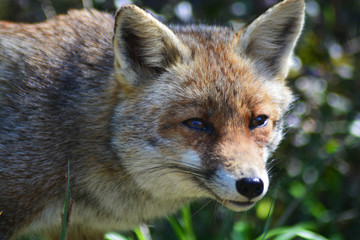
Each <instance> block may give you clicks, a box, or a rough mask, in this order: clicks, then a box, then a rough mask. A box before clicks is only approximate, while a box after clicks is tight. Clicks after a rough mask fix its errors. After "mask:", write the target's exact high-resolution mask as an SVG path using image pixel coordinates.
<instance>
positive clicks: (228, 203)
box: [221, 200, 255, 212]
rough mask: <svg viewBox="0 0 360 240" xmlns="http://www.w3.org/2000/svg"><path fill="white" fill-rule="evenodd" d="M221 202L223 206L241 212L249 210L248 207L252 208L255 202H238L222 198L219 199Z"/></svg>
mask: <svg viewBox="0 0 360 240" xmlns="http://www.w3.org/2000/svg"><path fill="white" fill-rule="evenodd" d="M221 204H222V205H224V206H225V207H227V208H229V209H231V210H233V211H236V212H241V211H246V210H249V209H250V208H252V207H253V206H254V204H255V202H250V201H248V202H240V201H239V202H238V201H234V200H223V201H221Z"/></svg>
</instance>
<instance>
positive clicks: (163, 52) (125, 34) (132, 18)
mask: <svg viewBox="0 0 360 240" xmlns="http://www.w3.org/2000/svg"><path fill="white" fill-rule="evenodd" d="M114 53H115V68H116V71H117V72H118V73H119V72H120V73H122V74H121V75H122V76H126V79H122V80H123V81H126V82H127V83H128V84H130V85H131V86H136V85H139V84H140V85H142V84H146V80H148V79H152V78H154V77H156V76H157V75H159V74H161V73H162V72H163V71H164V70H165V69H166V68H167V67H169V66H171V65H172V64H175V63H177V62H179V61H182V60H183V58H184V56H185V55H187V53H188V49H187V47H185V46H184V45H183V44H182V42H181V41H180V40H179V39H178V38H177V36H176V35H175V34H174V33H173V32H172V31H171V30H170V29H169V28H168V27H167V26H165V25H164V24H162V23H161V22H160V21H158V20H157V19H156V18H154V17H153V16H152V15H151V14H149V13H148V12H146V11H144V10H142V9H140V8H138V7H137V6H135V5H124V6H122V7H121V8H120V9H119V10H118V12H117V14H116V17H115V33H114ZM120 78H123V77H120Z"/></svg>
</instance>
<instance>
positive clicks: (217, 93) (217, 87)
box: [167, 54, 292, 123]
mask: <svg viewBox="0 0 360 240" xmlns="http://www.w3.org/2000/svg"><path fill="white" fill-rule="evenodd" d="M223 57H224V60H225V62H224V61H223V62H217V61H216V60H215V59H211V58H210V57H208V56H206V57H204V56H198V57H196V56H195V57H194V59H193V62H192V63H190V64H189V65H188V66H186V67H184V66H182V67H180V68H179V70H178V71H179V73H178V74H177V77H176V78H171V79H170V82H172V84H171V85H173V87H172V88H170V89H171V90H172V92H171V93H170V94H168V96H167V98H168V99H169V100H170V102H173V103H174V104H173V105H175V106H176V108H177V109H178V105H179V102H181V106H184V107H185V108H186V109H194V113H193V114H200V116H194V117H203V116H205V117H215V118H219V119H227V120H231V119H233V120H234V121H236V122H239V123H240V122H241V121H242V120H246V119H249V118H250V117H251V116H253V115H259V114H265V115H271V116H272V117H274V120H275V119H277V118H278V117H280V115H282V113H283V112H285V111H286V109H287V108H288V106H289V104H290V102H291V99H292V95H291V91H290V90H289V89H288V88H287V86H286V85H285V84H284V83H282V82H277V81H268V80H266V79H265V78H264V77H262V76H259V75H257V74H256V73H255V72H254V71H253V69H252V68H251V65H249V64H247V63H246V60H245V59H241V58H239V57H235V56H232V55H231V54H224V56H223ZM225 58H228V59H225ZM181 106H180V107H181ZM196 112H197V113H196Z"/></svg>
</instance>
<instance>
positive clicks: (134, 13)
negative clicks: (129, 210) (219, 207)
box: [112, 0, 304, 211]
mask: <svg viewBox="0 0 360 240" xmlns="http://www.w3.org/2000/svg"><path fill="white" fill-rule="evenodd" d="M303 22H304V2H303V0H285V1H283V2H281V3H279V4H277V5H275V6H274V7H272V8H271V9H269V10H268V11H267V12H266V13H264V14H263V15H261V16H260V17H258V18H257V19H256V20H254V21H253V22H252V23H250V24H249V25H247V26H245V27H244V28H242V29H241V30H240V31H239V32H237V33H235V32H233V31H232V30H231V29H230V28H226V27H209V26H203V25H190V26H170V27H167V26H165V25H164V24H162V23H161V22H159V21H158V20H157V19H155V18H154V17H153V16H152V15H151V14H149V13H147V12H146V11H144V10H142V9H140V8H138V7H136V6H133V5H125V6H123V7H122V8H121V9H120V10H119V11H118V13H117V15H116V24H115V34H114V40H113V43H114V53H115V61H114V62H115V76H116V78H117V80H118V82H119V83H120V86H121V92H120V93H119V104H118V106H117V108H116V109H115V114H114V118H113V123H112V127H113V130H114V133H115V134H114V136H113V138H112V144H113V146H114V147H115V149H116V151H117V155H118V156H119V159H121V164H122V165H123V166H124V168H125V169H126V171H127V172H128V173H129V175H130V176H131V177H132V178H133V179H134V181H135V182H136V184H137V186H138V188H139V189H141V191H143V192H147V193H148V194H150V195H151V196H152V197H153V198H155V199H156V198H158V199H168V200H169V201H173V200H176V199H182V200H186V199H188V200H191V199H196V198H202V197H209V198H212V199H215V200H217V201H218V202H220V203H221V204H223V205H224V206H226V207H228V208H229V209H232V210H234V211H243V210H247V209H249V208H250V207H252V206H253V205H254V204H255V203H256V202H257V201H258V200H260V199H261V198H262V197H263V196H264V195H265V194H266V192H267V190H268V187H269V177H268V173H267V167H266V166H267V160H268V158H269V156H270V155H271V153H272V152H273V151H274V150H275V149H276V147H277V145H278V144H279V142H280V141H281V139H282V136H283V133H282V127H283V121H284V115H285V114H286V112H287V110H288V108H289V106H290V104H291V102H292V99H293V96H292V92H291V90H290V89H289V88H288V87H287V86H286V82H285V78H286V76H287V73H288V71H289V62H290V59H291V56H292V53H293V50H294V46H295V44H296V42H297V39H298V37H299V34H300V32H301V29H302V26H303Z"/></svg>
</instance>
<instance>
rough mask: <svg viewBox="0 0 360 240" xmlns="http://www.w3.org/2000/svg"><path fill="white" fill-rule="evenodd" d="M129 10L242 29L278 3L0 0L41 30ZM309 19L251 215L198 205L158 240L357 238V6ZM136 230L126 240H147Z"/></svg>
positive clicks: (10, 15) (162, 226)
mask: <svg viewBox="0 0 360 240" xmlns="http://www.w3.org/2000/svg"><path fill="white" fill-rule="evenodd" d="M129 2H132V3H135V4H137V5H139V6H141V7H143V8H146V9H148V10H150V11H153V12H156V13H157V14H159V15H160V17H161V18H163V19H164V20H167V21H169V22H184V23H186V22H198V21H205V22H207V23H209V24H222V23H224V24H228V23H229V22H230V21H232V22H236V23H238V24H239V23H240V24H242V23H246V22H248V21H249V19H253V18H254V17H255V16H256V15H259V14H260V13H261V12H263V11H264V10H266V9H267V8H268V7H270V6H271V5H273V4H274V3H275V2H276V1H275V0H254V1H251V0H239V1H235V0H223V1H219V0H189V1H178V0H165V1H160V0H134V1H129V0H83V1H80V0H0V19H3V20H4V19H5V20H11V21H21V22H36V21H42V20H45V19H46V18H50V17H53V16H54V15H55V14H60V13H64V12H66V11H67V10H68V9H70V8H82V7H83V6H84V5H85V6H88V7H95V8H97V9H100V10H105V11H108V12H111V13H114V12H115V11H116V8H117V7H118V6H120V5H121V4H123V3H129ZM306 13H307V14H306V15H307V19H306V26H305V30H304V33H303V35H302V37H301V39H300V41H299V44H298V47H297V51H296V56H295V57H294V64H293V70H292V71H291V73H290V76H289V84H290V85H291V86H292V88H293V89H294V91H295V92H296V93H297V96H298V101H297V102H296V104H295V105H294V107H293V110H292V112H291V113H290V114H289V116H288V125H289V127H288V129H287V136H286V140H284V141H283V143H282V144H281V147H280V149H279V150H278V151H277V153H276V155H275V156H273V158H274V159H276V160H275V161H272V163H271V166H270V169H271V175H272V185H271V189H270V192H269V194H268V196H267V197H266V198H265V199H264V200H263V201H261V202H260V203H259V204H257V206H256V207H255V208H254V209H253V210H250V211H249V212H247V213H233V212H231V211H229V210H226V209H224V208H223V207H222V206H219V205H218V204H217V203H214V202H213V201H210V202H209V201H204V202H198V203H195V204H192V206H191V208H192V213H190V212H189V211H190V210H189V207H187V208H185V209H184V210H182V212H181V213H179V215H178V216H175V217H171V218H170V220H169V221H164V220H160V221H158V222H157V223H155V224H154V225H153V226H151V227H150V232H151V237H152V239H194V238H195V236H196V239H209V240H211V239H229V240H230V239H233V240H235V239H259V240H260V239H320V240H323V239H332V240H352V239H353V240H356V239H359V238H360V228H359V224H360V216H359V214H360V151H359V149H360V1H359V0H348V1H341V0H330V1H325V0H308V1H307V10H306ZM189 221H190V222H189ZM139 229H140V230H141V228H139ZM139 229H137V230H136V231H135V233H134V235H131V234H129V235H128V236H127V237H128V238H130V239H148V238H146V236H142V234H141V232H142V231H140V230H139ZM193 232H194V233H193ZM181 234H183V235H181ZM187 234H188V235H187ZM193 234H194V235H195V236H194V235H193ZM181 236H182V237H181ZM116 237H119V236H115V235H112V237H109V238H108V239H121V238H120V237H119V238H116Z"/></svg>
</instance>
